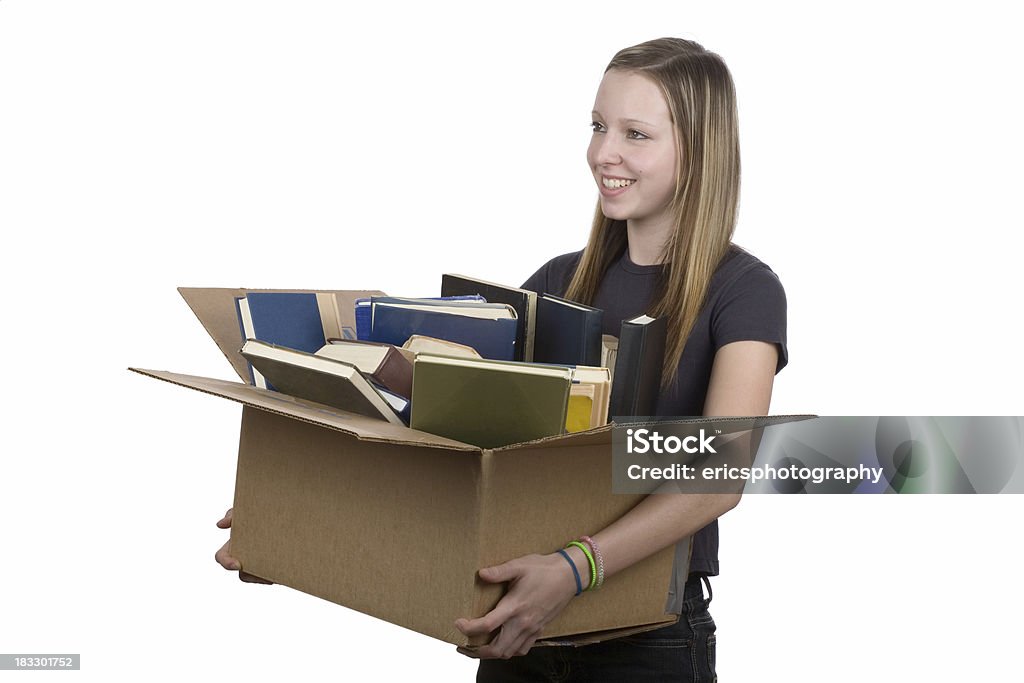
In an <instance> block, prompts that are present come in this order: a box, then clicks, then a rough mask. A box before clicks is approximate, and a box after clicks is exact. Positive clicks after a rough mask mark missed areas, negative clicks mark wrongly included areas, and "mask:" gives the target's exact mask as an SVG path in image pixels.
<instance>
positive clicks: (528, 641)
mask: <svg viewBox="0 0 1024 683" xmlns="http://www.w3.org/2000/svg"><path fill="white" fill-rule="evenodd" d="M478 574H479V575H480V578H481V579H483V580H484V581H487V582H489V583H504V582H506V581H507V582H508V590H507V591H506V592H505V595H504V596H503V597H502V598H501V600H500V601H499V602H498V604H497V605H495V607H494V609H493V610H491V611H490V612H488V613H487V614H485V615H484V616H482V617H480V618H479V619H457V620H456V621H455V628H457V629H459V630H460V631H462V633H463V634H465V635H467V636H479V635H485V634H488V633H492V632H494V631H497V632H498V633H497V635H496V636H495V637H494V638H493V639H492V640H491V642H490V643H488V644H487V645H484V646H482V647H481V648H480V649H479V650H478V651H477V652H476V653H475V654H474V655H471V656H477V657H481V658H484V659H489V658H501V659H508V658H510V657H514V656H516V655H525V654H526V653H527V652H529V650H530V648H531V647H533V644H534V642H535V641H536V640H537V638H539V637H540V635H541V631H542V630H543V629H544V627H545V626H547V625H548V624H549V623H550V622H551V621H552V620H553V619H554V618H555V617H557V616H558V615H559V614H560V613H561V611H562V610H563V609H565V606H566V605H568V604H569V601H570V600H572V598H573V596H574V595H575V594H576V581H575V580H574V579H573V576H572V570H571V569H570V568H569V567H568V566H567V564H566V561H565V558H563V557H562V556H561V555H559V554H558V553H552V554H550V555H526V556H525V557H519V558H516V559H514V560H510V561H508V562H505V563H504V564H499V565H497V566H495V567H485V568H483V569H481V570H480V571H479V572H478ZM459 651H460V652H462V653H463V654H468V652H467V651H466V650H463V649H462V648H460V649H459Z"/></svg>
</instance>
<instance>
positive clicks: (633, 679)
mask: <svg viewBox="0 0 1024 683" xmlns="http://www.w3.org/2000/svg"><path fill="white" fill-rule="evenodd" d="M702 579H703V583H704V584H705V585H707V589H708V597H707V598H705V597H704V592H703V590H702V587H701V582H702ZM710 602H711V584H710V583H709V582H708V580H707V578H705V577H699V576H691V577H690V580H689V581H687V582H686V588H685V590H684V592H683V613H682V614H681V615H679V621H678V622H676V623H675V624H672V625H671V626H665V627H663V628H658V629H655V630H653V631H647V632H645V633H638V634H636V635H632V636H625V637H623V638H615V639H612V640H608V641H605V642H603V643H595V644H593V645H583V646H580V647H572V646H550V647H548V646H540V647H534V648H532V649H531V650H530V651H529V652H528V653H527V654H526V655H524V656H522V657H512V658H511V659H484V660H481V661H480V667H479V669H477V674H476V680H477V683H527V682H530V683H532V682H534V681H551V682H552V683H554V682H556V681H557V682H558V683H569V682H570V681H571V682H573V683H583V682H586V683H643V682H646V681H652V682H653V681H658V682H659V683H660V682H661V681H680V682H685V683H715V681H717V680H718V678H717V676H716V675H715V622H714V620H713V619H712V618H711V615H710V614H709V613H708V604H710Z"/></svg>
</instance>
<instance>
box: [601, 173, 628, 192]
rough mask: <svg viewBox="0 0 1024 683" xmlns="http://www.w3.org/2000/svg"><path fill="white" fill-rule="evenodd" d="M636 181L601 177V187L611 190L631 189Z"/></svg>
mask: <svg viewBox="0 0 1024 683" xmlns="http://www.w3.org/2000/svg"><path fill="white" fill-rule="evenodd" d="M635 182H636V180H635V179H633V178H609V177H608V176H601V186H602V187H604V188H606V189H609V190H620V189H622V188H624V187H629V186H630V185H632V184H633V183H635Z"/></svg>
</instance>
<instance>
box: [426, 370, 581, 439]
mask: <svg viewBox="0 0 1024 683" xmlns="http://www.w3.org/2000/svg"><path fill="white" fill-rule="evenodd" d="M572 374H573V371H572V368H565V367H553V366H543V365H535V364H532V363H515V362H500V361H490V360H475V359H471V358H452V357H448V356H431V355H426V354H424V355H419V356H417V357H416V362H415V363H414V364H413V381H412V418H411V419H410V421H409V426H410V427H412V428H413V429H420V430H423V431H425V432H430V433H431V434H437V435H438V436H444V437H447V438H449V439H456V440H458V441H461V442H463V443H468V444H472V445H474V446H479V447H481V448H498V447H500V446H506V445H508V444H512V443H519V442H522V441H532V440H533V439H539V438H542V437H545V436H555V435H558V434H562V433H563V432H564V430H565V419H566V408H567V405H568V400H569V389H570V386H571V384H572Z"/></svg>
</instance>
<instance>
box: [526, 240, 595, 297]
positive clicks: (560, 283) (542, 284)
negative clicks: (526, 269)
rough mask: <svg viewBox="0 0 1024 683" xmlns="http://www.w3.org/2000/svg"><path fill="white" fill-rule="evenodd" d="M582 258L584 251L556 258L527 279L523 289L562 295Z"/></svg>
mask: <svg viewBox="0 0 1024 683" xmlns="http://www.w3.org/2000/svg"><path fill="white" fill-rule="evenodd" d="M582 256H583V251H582V250H580V251H573V252H570V253H568V254H562V255H561V256H556V257H554V258H553V259H551V260H550V261H548V262H547V263H545V264H544V265H543V266H541V267H540V268H539V269H538V270H537V272H535V273H534V274H533V275H531V276H530V277H529V278H527V280H526V282H524V283H523V289H529V290H531V291H534V292H539V293H544V292H549V293H551V294H555V295H561V293H562V292H563V291H564V290H565V288H566V287H567V286H568V284H569V280H570V279H572V275H573V273H574V272H575V271H576V266H577V265H579V262H580V258H581V257H582Z"/></svg>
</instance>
